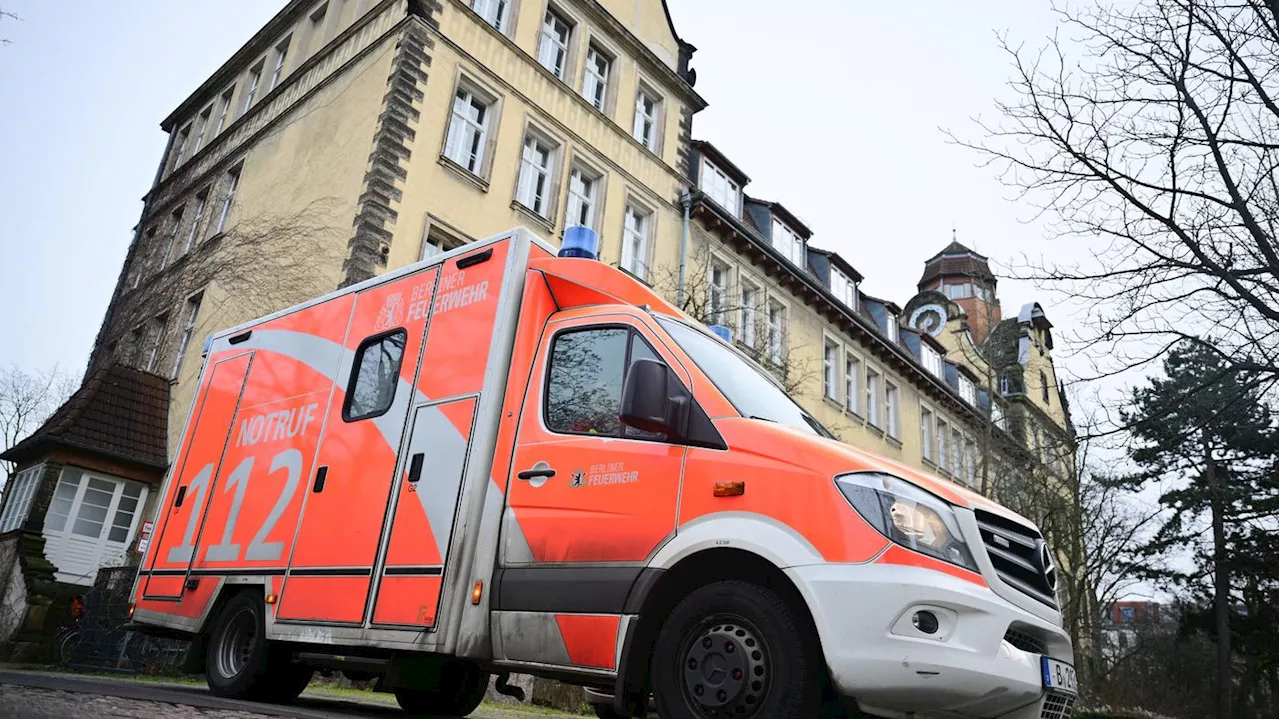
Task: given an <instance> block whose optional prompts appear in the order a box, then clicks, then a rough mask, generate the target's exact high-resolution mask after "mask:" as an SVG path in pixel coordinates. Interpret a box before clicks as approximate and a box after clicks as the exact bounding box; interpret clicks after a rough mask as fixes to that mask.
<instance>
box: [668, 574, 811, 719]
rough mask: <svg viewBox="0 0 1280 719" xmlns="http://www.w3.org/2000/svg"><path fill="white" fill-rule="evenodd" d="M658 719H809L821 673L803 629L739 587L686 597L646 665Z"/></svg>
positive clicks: (771, 598)
mask: <svg viewBox="0 0 1280 719" xmlns="http://www.w3.org/2000/svg"><path fill="white" fill-rule="evenodd" d="M649 671H650V677H651V678H652V681H653V687H654V693H655V695H656V701H657V708H658V714H659V716H664V717H691V718H696V719H714V718H718V717H734V719H745V718H747V717H760V719H765V718H767V719H775V718H776V719H811V718H812V717H816V716H819V715H820V714H821V712H822V690H823V679H822V678H823V676H824V672H825V671H826V668H825V666H824V664H823V661H822V658H821V652H820V650H819V649H818V646H817V642H816V641H814V640H813V638H812V637H811V636H810V632H809V629H808V623H807V622H805V621H804V620H803V618H802V617H801V616H799V614H798V613H797V612H796V611H795V610H794V609H792V608H791V607H790V606H789V605H788V604H787V603H786V601H784V600H783V599H782V597H781V596H779V595H778V594H777V592H774V591H773V590H771V589H768V588H766V587H762V586H759V585H756V584H751V583H748V582H742V581H723V582H715V583H713V584H708V585H706V586H703V587H700V588H698V589H696V590H694V591H693V592H691V593H690V594H689V595H688V596H687V597H685V598H684V600H682V601H681V602H680V603H679V604H677V605H676V608H675V609H674V610H673V611H672V612H671V613H670V614H669V615H668V616H667V619H666V620H665V621H664V622H663V624H662V628H661V630H659V632H658V640H657V644H656V646H655V647H654V653H653V659H652V663H651V665H650V670H649Z"/></svg>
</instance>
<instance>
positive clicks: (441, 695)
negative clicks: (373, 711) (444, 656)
mask: <svg viewBox="0 0 1280 719" xmlns="http://www.w3.org/2000/svg"><path fill="white" fill-rule="evenodd" d="M436 687H437V688H436V689H396V690H395V693H396V701H397V702H398V703H399V704H400V708H401V709H404V710H405V712H406V713H408V714H411V715H415V716H417V715H441V714H442V715H445V716H467V715H468V714H470V713H471V712H473V711H475V710H476V707H478V706H480V700H482V699H484V693H485V691H486V690H487V689H488V688H489V673H488V672H482V671H480V668H479V667H477V666H476V665H474V664H471V663H470V662H444V663H442V664H441V665H440V676H439V677H438V681H437V682H436Z"/></svg>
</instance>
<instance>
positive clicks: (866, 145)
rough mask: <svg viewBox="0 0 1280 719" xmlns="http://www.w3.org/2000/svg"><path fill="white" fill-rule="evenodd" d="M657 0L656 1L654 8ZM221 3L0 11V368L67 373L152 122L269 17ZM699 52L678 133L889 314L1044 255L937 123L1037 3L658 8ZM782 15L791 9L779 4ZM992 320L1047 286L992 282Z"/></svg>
mask: <svg viewBox="0 0 1280 719" xmlns="http://www.w3.org/2000/svg"><path fill="white" fill-rule="evenodd" d="M654 1H655V2H656V0H654ZM282 4H283V3H282V1H281V0H219V2H218V3H216V11H214V10H212V9H211V8H213V7H214V6H213V5H210V4H202V5H201V7H203V8H205V10H204V11H202V12H200V14H199V17H198V18H195V17H193V16H192V15H191V14H190V10H191V8H192V7H193V6H192V5H191V4H188V3H185V2H170V1H168V0H112V2H78V3H74V6H75V11H74V12H70V11H68V6H67V5H65V4H62V3H54V2H48V1H47V0H0V7H3V8H4V9H5V10H8V11H11V12H14V13H16V14H17V15H19V16H20V17H21V18H22V19H21V21H19V22H14V21H11V20H0V37H3V38H7V39H9V40H10V41H11V42H10V44H8V45H4V46H0V103H2V104H0V218H3V222H0V266H2V267H3V269H4V274H3V279H0V308H2V309H0V364H8V363H10V362H16V363H17V364H19V365H20V366H24V367H28V368H38V367H47V366H50V365H52V364H54V363H60V364H62V365H64V366H67V367H69V368H71V369H73V370H75V371H80V370H81V369H82V368H83V365H84V362H85V361H86V359H87V356H88V352H89V349H90V347H91V346H92V343H93V339H94V334H95V333H96V332H97V329H98V325H99V323H100V322H101V319H102V313H103V311H104V310H105V308H106V304H107V301H108V299H109V298H110V294H111V290H112V288H113V287H114V285H115V281H116V277H117V273H118V272H119V269H120V264H121V262H122V261H123V259H124V254H125V251H126V250H127V248H128V244H129V240H130V235H131V228H132V227H133V225H134V223H135V222H136V221H137V219H138V214H139V212H140V211H141V207H142V206H141V197H142V195H143V194H144V193H145V192H146V190H147V188H148V187H149V186H150V184H151V180H152V177H153V175H154V173H155V169H156V164H157V163H158V161H159V158H160V154H161V152H162V151H163V149H164V141H165V136H164V134H163V133H162V132H161V131H160V129H159V122H160V120H161V119H162V118H163V117H165V115H167V114H168V113H169V112H170V111H171V110H172V109H173V108H174V107H175V106H176V105H177V104H178V103H179V102H180V101H181V100H182V99H183V98H185V97H186V95H187V94H188V93H189V92H190V91H191V90H193V89H194V88H195V87H196V86H197V85H199V84H200V83H201V82H202V81H203V80H204V79H205V78H207V77H208V76H209V74H210V73H211V72H212V71H213V70H215V69H216V68H217V67H218V65H219V64H221V63H222V62H223V61H224V60H226V58H227V57H229V56H230V55H231V53H232V52H234V51H235V50H236V49H237V48H239V47H240V45H241V44H243V43H244V42H245V41H246V40H247V39H248V38H249V37H250V36H251V35H252V34H253V33H254V31H256V30H257V29H258V28H259V27H261V26H262V24H263V23H264V22H265V21H266V20H267V19H268V18H269V17H271V15H272V14H274V12H275V11H276V10H278V9H279V8H280V7H281V6H282ZM670 5H671V12H672V15H673V17H674V19H675V23H676V27H677V29H678V30H679V32H680V33H681V35H682V36H683V37H684V38H685V39H686V40H688V41H689V42H692V43H693V44H694V45H696V46H697V47H698V52H697V54H696V55H695V56H694V67H695V68H696V69H697V71H698V83H697V90H698V91H699V92H700V93H702V95H703V96H704V97H705V98H706V99H707V100H708V101H709V102H710V107H708V108H707V109H706V110H704V111H703V112H702V113H700V114H699V115H697V116H696V119H695V123H694V131H695V136H696V137H699V138H702V139H706V140H710V141H712V142H713V143H715V144H716V145H717V146H718V147H720V148H721V150H723V151H724V152H725V153H726V154H728V155H729V156H730V157H731V158H732V159H733V160H734V162H735V163H736V164H738V165H739V166H740V167H741V168H742V169H743V170H744V171H745V172H746V173H747V174H748V175H750V176H751V178H752V180H753V181H752V183H751V184H750V186H748V188H747V191H748V192H750V193H751V194H753V195H755V196H758V197H764V198H768V199H774V200H778V201H781V202H783V203H784V204H786V205H787V207H788V208H790V209H791V210H792V211H793V212H795V213H796V214H798V215H799V216H800V217H801V218H802V219H803V220H804V221H805V222H806V223H808V224H809V225H810V227H811V228H813V230H814V232H815V235H814V243H815V244H816V245H817V246H820V247H824V248H827V249H832V250H836V251H839V252H840V253H841V254H843V255H844V256H845V257H846V258H848V259H849V260H850V261H851V262H852V263H853V264H854V266H855V267H857V268H858V270H859V271H861V272H862V273H863V274H864V275H865V276H866V278H867V279H866V282H865V285H864V288H865V290H866V291H867V292H869V293H871V294H874V295H877V296H881V297H885V298H888V299H891V300H894V301H896V302H898V303H899V304H903V303H905V302H906V300H907V299H909V298H910V297H911V295H912V294H914V293H915V284H916V281H917V280H918V279H919V277H920V272H921V268H922V263H923V261H924V260H925V259H926V258H928V257H929V256H931V255H933V254H934V253H936V252H937V251H938V250H940V249H941V248H942V247H943V246H945V245H946V244H947V242H948V241H949V240H950V235H951V228H952V226H953V224H954V226H955V227H956V229H957V234H958V237H959V239H960V241H961V242H964V243H966V244H968V245H969V246H971V247H975V248H976V249H977V250H979V251H980V252H983V253H985V254H987V255H990V256H991V257H992V258H993V260H1002V261H1003V260H1008V259H1009V258H1012V257H1014V256H1016V255H1017V254H1018V253H1020V252H1024V251H1026V252H1031V253H1033V254H1039V253H1040V252H1042V251H1044V250H1045V249H1046V247H1047V248H1048V249H1049V250H1051V251H1065V250H1066V249H1067V248H1059V247H1053V246H1049V245H1047V244H1046V243H1045V242H1043V241H1042V239H1041V232H1040V230H1039V229H1038V228H1037V227H1035V226H1028V225H1025V224H1022V223H1021V222H1020V220H1022V219H1025V218H1027V217H1029V216H1030V214H1031V213H1030V210H1029V208H1027V207H1025V206H1019V205H1018V204H1015V203H1012V202H1009V201H1007V200H1006V196H1007V195H1008V192H1007V191H1006V190H1005V189H1004V188H1002V187H1001V186H1000V185H999V184H998V183H997V182H996V181H995V180H994V178H993V177H992V173H991V171H990V170H988V169H979V168H975V166H974V165H975V162H976V158H975V157H974V156H973V154H972V153H970V152H969V151H966V150H963V149H961V148H958V147H954V146H951V145H948V144H947V142H946V139H945V137H944V136H943V133H942V132H941V131H940V130H939V128H940V127H945V128H951V129H954V130H956V131H957V132H960V133H973V132H974V130H973V128H972V125H971V123H970V118H971V117H973V116H975V115H978V114H990V112H991V109H990V108H991V107H992V100H993V98H994V97H996V96H997V95H1000V94H1002V93H1004V92H1005V82H1006V78H1007V77H1008V74H1009V73H1008V64H1007V62H1006V59H1005V58H1004V57H1003V56H1002V55H1001V53H1000V51H999V50H998V49H997V47H996V43H995V40H994V35H993V33H994V32H995V31H1005V30H1007V31H1009V32H1010V33H1011V35H1012V36H1014V37H1018V38H1026V39H1028V40H1030V41H1034V42H1035V43H1039V42H1040V41H1041V40H1042V39H1043V38H1044V37H1045V36H1046V35H1047V34H1049V33H1051V32H1052V31H1053V29H1054V25H1055V22H1054V18H1053V16H1052V14H1051V12H1050V11H1049V7H1048V3H1047V1H1046V2H1040V1H1038V0H1004V1H997V0H983V2H978V3H955V2H944V1H942V0H934V1H933V2H925V3H884V2H869V1H859V2H850V1H844V0H827V1H825V2H817V1H814V0H807V2H805V3H804V4H803V7H804V8H805V10H806V12H803V13H802V12H794V13H781V12H778V7H779V6H778V5H777V4H776V3H774V2H764V1H763V0H760V1H756V0H671V3H670ZM796 7H799V6H796ZM1000 298H1001V300H1002V301H1003V303H1004V307H1005V310H1006V312H1011V313H1012V312H1017V308H1018V306H1020V305H1021V304H1022V303H1024V302H1028V301H1031V300H1033V299H1040V300H1041V302H1042V303H1045V304H1046V308H1047V309H1048V311H1049V313H1050V317H1051V319H1052V320H1053V321H1054V322H1055V323H1056V324H1058V325H1059V326H1060V327H1063V326H1065V325H1068V324H1069V323H1070V319H1071V318H1070V317H1069V316H1068V313H1067V311H1066V308H1059V311H1057V312H1055V307H1054V306H1052V302H1051V300H1052V299H1053V298H1051V297H1050V296H1049V295H1048V294H1047V293H1045V292H1039V291H1037V290H1036V289H1035V288H1033V287H1030V286H1027V285H1025V284H1021V283H1017V282H1012V281H1005V282H1001V285H1000Z"/></svg>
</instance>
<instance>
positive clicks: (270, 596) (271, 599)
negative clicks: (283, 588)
mask: <svg viewBox="0 0 1280 719" xmlns="http://www.w3.org/2000/svg"><path fill="white" fill-rule="evenodd" d="M279 599H280V597H278V596H276V595H274V594H268V595H267V604H275V603H276V602H277V601H278V600H279Z"/></svg>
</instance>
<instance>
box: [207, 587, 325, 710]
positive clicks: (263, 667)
mask: <svg viewBox="0 0 1280 719" xmlns="http://www.w3.org/2000/svg"><path fill="white" fill-rule="evenodd" d="M265 617H266V606H265V604H264V603H263V601H262V597H259V596H257V595H255V594H253V593H252V592H241V593H240V594H237V595H236V596H235V597H232V598H231V600H230V601H228V602H227V604H226V605H225V606H224V607H223V608H222V611H221V612H219V613H218V620H217V622H216V623H215V624H214V627H213V632H212V633H211V634H210V635H209V639H208V642H207V644H206V650H205V671H204V675H205V681H206V682H207V683H208V684H209V691H211V692H212V693H214V694H216V695H218V696H222V697H231V698H235V699H251V700H254V701H264V702H290V701H293V700H294V699H296V698H297V697H298V695H299V694H301V693H302V690H303V689H306V688H307V683H308V682H310V681H311V668H310V667H308V666H304V665H300V664H294V663H293V661H292V657H290V656H289V653H288V652H287V651H285V650H283V649H282V648H280V647H279V646H276V645H274V644H273V643H272V642H269V641H267V638H266V627H265Z"/></svg>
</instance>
